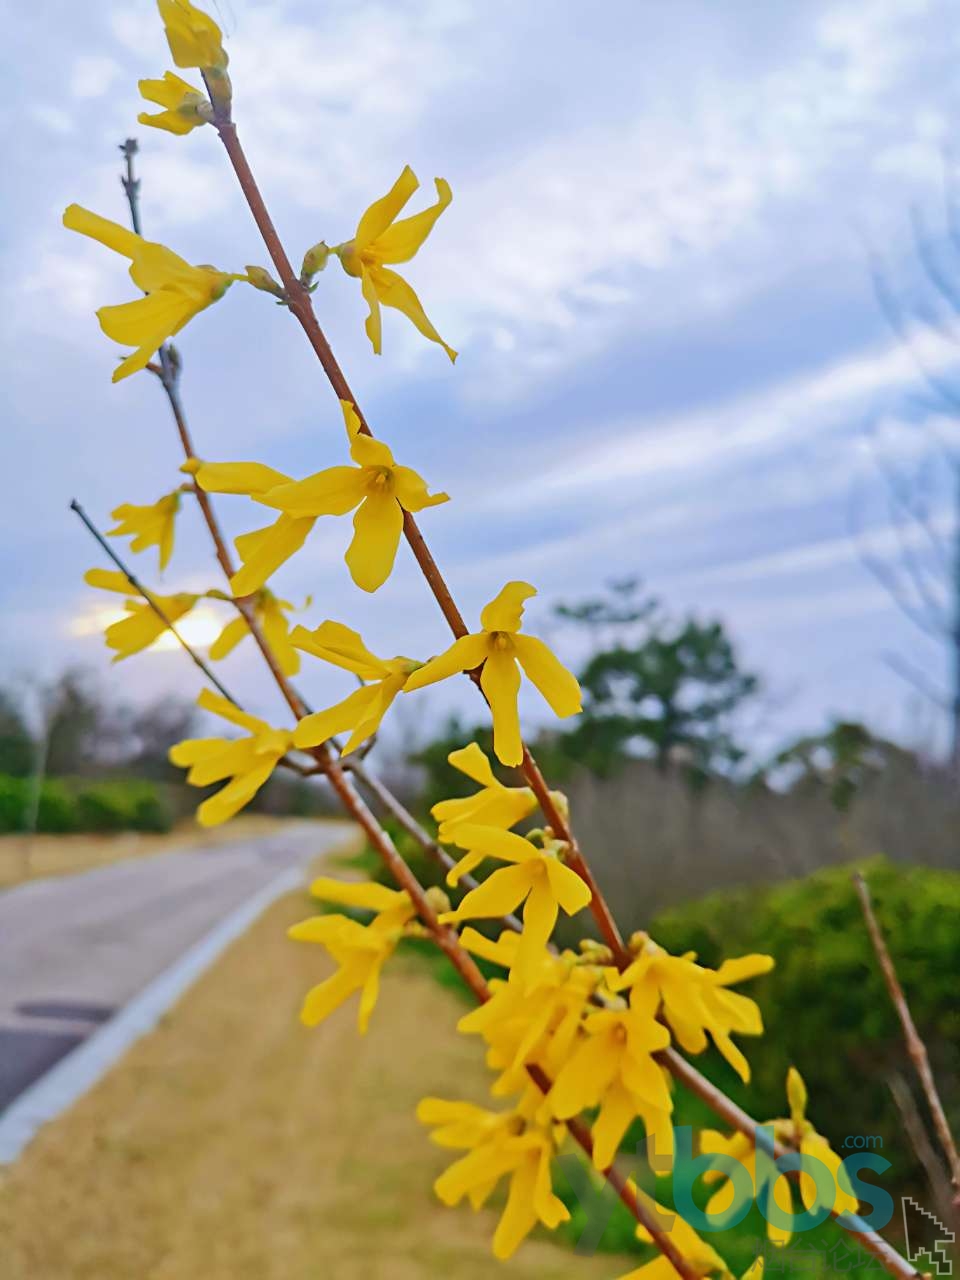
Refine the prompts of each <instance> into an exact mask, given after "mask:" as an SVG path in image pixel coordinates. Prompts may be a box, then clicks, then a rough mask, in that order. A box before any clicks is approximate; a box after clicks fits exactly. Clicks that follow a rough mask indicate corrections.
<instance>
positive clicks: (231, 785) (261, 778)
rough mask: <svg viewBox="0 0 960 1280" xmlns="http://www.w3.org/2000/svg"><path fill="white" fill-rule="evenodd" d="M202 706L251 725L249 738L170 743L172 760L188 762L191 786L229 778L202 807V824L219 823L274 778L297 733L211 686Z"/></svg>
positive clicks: (233, 721) (203, 695)
mask: <svg viewBox="0 0 960 1280" xmlns="http://www.w3.org/2000/svg"><path fill="white" fill-rule="evenodd" d="M197 705H198V706H201V707H203V709H204V710H205V711H212V712H213V714H214V715H217V716H221V717H222V718H223V719H224V720H227V721H229V722H230V724H235V725H238V726H239V727H240V728H241V729H246V730H247V733H248V734H249V737H246V738H233V739H228V738H187V739H186V740H185V741H184V742H178V743H177V745H176V746H175V747H171V748H170V752H169V757H170V762H171V764H175V765H179V766H180V767H182V768H187V767H189V769H190V772H189V773H188V774H187V782H189V783H190V785H191V786H194V787H208V786H210V784H211V783H212V782H222V781H223V780H224V778H229V779H230V781H229V782H228V783H227V785H226V786H225V787H224V788H223V789H222V790H220V791H218V792H217V794H216V795H214V796H210V798H209V799H208V800H204V802H203V804H202V805H201V806H200V808H199V809H198V810H197V820H198V821H199V822H200V824H201V826H204V827H215V826H219V824H220V823H221V822H226V821H227V820H228V819H229V818H232V817H233V815H234V814H235V813H239V811H240V810H241V809H242V808H243V807H244V805H247V804H249V803H250V801H251V800H252V799H253V797H254V796H255V795H256V794H257V792H258V791H259V790H260V788H261V787H262V786H263V785H264V783H265V782H267V781H268V780H269V778H270V775H271V774H272V773H273V771H274V769H275V768H276V767H277V762H278V760H280V759H281V758H282V757H283V756H284V755H286V753H287V752H288V751H289V750H290V747H291V745H292V741H293V734H292V733H290V732H289V731H288V730H286V729H273V728H271V726H270V725H269V724H267V722H266V721H265V720H260V719H259V718H258V717H257V716H251V715H248V714H247V712H245V711H241V710H240V709H239V708H238V707H235V706H234V704H233V703H232V702H230V701H229V700H228V699H227V698H221V697H220V695H219V694H216V693H212V692H211V691H210V690H209V689H204V690H203V692H202V693H201V694H200V697H199V698H198V699H197Z"/></svg>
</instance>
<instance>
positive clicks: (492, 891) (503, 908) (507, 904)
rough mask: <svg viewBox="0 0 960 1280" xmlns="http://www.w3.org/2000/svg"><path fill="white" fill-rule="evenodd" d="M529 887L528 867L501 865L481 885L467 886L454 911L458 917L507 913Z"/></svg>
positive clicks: (471, 917) (486, 917)
mask: <svg viewBox="0 0 960 1280" xmlns="http://www.w3.org/2000/svg"><path fill="white" fill-rule="evenodd" d="M530 886H531V874H530V868H529V867H526V866H516V867H501V868H500V869H499V870H497V871H494V873H493V875H491V876H488V878H487V879H486V880H484V882H483V884H479V885H477V887H476V889H471V890H470V892H469V893H468V894H467V895H466V897H465V898H464V899H463V901H462V902H461V903H460V905H459V907H457V910H456V912H455V913H454V914H455V915H456V918H457V919H458V920H485V919H488V918H489V919H495V918H496V917H497V916H508V915H510V913H511V912H512V911H514V910H515V909H516V908H517V907H518V906H519V905H520V903H521V902H522V901H523V900H524V898H525V897H526V896H527V894H528V893H529V892H530Z"/></svg>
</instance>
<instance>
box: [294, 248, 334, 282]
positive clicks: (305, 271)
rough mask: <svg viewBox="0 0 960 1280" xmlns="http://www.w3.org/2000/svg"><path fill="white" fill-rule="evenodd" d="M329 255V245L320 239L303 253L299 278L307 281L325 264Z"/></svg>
mask: <svg viewBox="0 0 960 1280" xmlns="http://www.w3.org/2000/svg"><path fill="white" fill-rule="evenodd" d="M329 257H330V246H329V245H328V244H326V242H325V241H323V240H321V241H320V242H319V243H318V244H315V245H314V246H313V248H312V249H308V250H307V252H306V253H305V254H304V255H303V266H302V267H301V268H300V279H301V280H302V281H303V282H304V283H307V282H308V281H310V280H312V279H313V277H314V276H315V275H317V273H318V272H320V271H322V270H323V269H324V267H325V266H326V265H327V259H328V258H329Z"/></svg>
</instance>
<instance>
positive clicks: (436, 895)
mask: <svg viewBox="0 0 960 1280" xmlns="http://www.w3.org/2000/svg"><path fill="white" fill-rule="evenodd" d="M425 896H426V899H427V902H428V904H429V905H430V907H431V908H432V909H433V910H434V911H435V912H436V914H437V915H438V916H442V915H446V914H447V912H448V911H449V910H450V899H449V898H448V897H447V895H446V894H445V893H444V891H443V890H442V889H441V888H440V886H439V885H431V886H430V888H429V889H428V890H427V892H426V895H425Z"/></svg>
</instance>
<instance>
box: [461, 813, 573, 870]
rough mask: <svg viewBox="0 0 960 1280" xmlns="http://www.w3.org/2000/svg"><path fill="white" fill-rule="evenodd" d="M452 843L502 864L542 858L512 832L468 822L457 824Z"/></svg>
mask: <svg viewBox="0 0 960 1280" xmlns="http://www.w3.org/2000/svg"><path fill="white" fill-rule="evenodd" d="M453 843H454V844H455V845H457V846H459V848H461V849H481V850H482V851H483V852H484V853H485V854H487V856H488V857H491V858H500V859H501V861H503V862H529V861H530V860H531V859H533V858H540V857H542V855H541V853H540V850H539V849H538V848H537V847H536V845H533V844H531V843H530V841H529V840H527V839H525V838H524V837H523V836H518V835H517V834H516V832H514V831H501V830H500V829H499V828H498V827H482V826H476V825H474V824H473V823H468V822H465V823H462V824H461V823H457V830H456V839H455V840H454V841H453ZM558 865H559V864H558ZM571 874H572V873H571Z"/></svg>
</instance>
